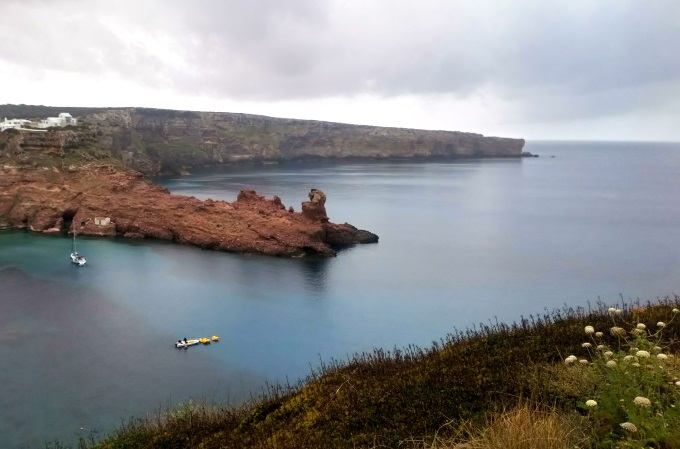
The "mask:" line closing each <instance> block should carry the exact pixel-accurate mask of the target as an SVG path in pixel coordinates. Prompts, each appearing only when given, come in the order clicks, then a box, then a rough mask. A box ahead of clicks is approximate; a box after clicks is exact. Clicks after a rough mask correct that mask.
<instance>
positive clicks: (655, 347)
mask: <svg viewBox="0 0 680 449" xmlns="http://www.w3.org/2000/svg"><path fill="white" fill-rule="evenodd" d="M652 351H653V352H661V346H654V347H653V348H652Z"/></svg>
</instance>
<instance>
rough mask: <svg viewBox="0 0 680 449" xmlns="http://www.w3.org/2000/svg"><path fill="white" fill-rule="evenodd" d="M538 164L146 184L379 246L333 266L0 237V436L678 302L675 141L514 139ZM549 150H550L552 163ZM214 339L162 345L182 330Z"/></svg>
mask: <svg viewBox="0 0 680 449" xmlns="http://www.w3.org/2000/svg"><path fill="white" fill-rule="evenodd" d="M525 150H526V151H531V152H532V153H536V154H540V156H541V157H539V158H525V159H482V160H457V161H440V162H405V161H393V162H385V161H376V162H362V163H354V162H352V163H314V164H311V163H310V164H286V165H266V166H252V167H243V166H241V167H231V168H222V169H219V170H216V169H212V170H197V171H195V172H194V173H193V174H192V175H190V176H181V177H180V176H176V177H160V178H157V179H156V180H155V181H156V182H158V183H160V184H162V185H164V186H166V187H168V188H169V189H170V190H171V191H172V192H173V193H177V194H182V195H193V196H196V197H198V198H213V199H223V200H227V201H233V200H235V199H236V196H237V194H238V191H239V190H240V189H243V188H252V189H255V190H256V191H258V192H259V193H261V194H264V195H266V196H268V197H271V196H273V195H278V196H280V197H281V199H282V200H283V203H284V204H285V205H286V207H288V206H290V205H292V206H293V207H294V208H295V209H296V210H298V211H299V210H300V202H301V201H304V200H306V194H307V192H309V189H311V188H318V189H321V190H323V191H324V192H325V193H326V195H327V198H328V200H327V203H326V207H327V210H328V215H329V216H330V218H331V220H332V221H334V222H345V221H347V222H349V223H352V224H353V225H355V226H357V227H359V228H363V229H368V230H370V231H372V232H375V233H377V234H378V235H379V236H380V242H379V243H378V244H373V245H358V246H354V247H350V248H347V249H343V250H341V251H340V252H339V254H338V256H337V257H335V258H330V259H279V258H270V257H260V256H242V255H237V254H227V253H218V252H212V251H203V250H200V249H197V248H192V247H185V246H179V245H173V244H169V243H165V242H158V241H139V242H132V241H127V240H122V239H93V238H79V242H78V249H79V251H80V252H81V253H82V254H84V255H85V256H87V258H88V266H87V267H84V268H77V267H75V266H72V264H71V263H70V261H69V258H68V254H69V252H70V244H71V243H70V240H69V238H68V237H67V236H65V235H62V236H45V235H38V234H32V233H26V232H0V382H2V385H3V386H4V390H3V394H2V395H0V437H1V440H2V441H3V442H5V444H3V445H2V447H8V448H19V447H22V448H23V447H42V444H43V442H44V441H46V440H49V439H54V438H59V439H61V440H62V441H66V442H68V443H72V442H73V441H75V438H77V436H78V435H84V436H88V435H91V434H93V435H100V434H101V433H102V432H106V431H108V430H110V429H111V428H113V427H114V426H115V425H116V424H118V423H120V420H121V419H123V420H125V419H127V418H128V417H130V416H132V415H137V414H140V413H145V412H150V413H153V412H154V411H155V410H158V409H159V408H162V407H164V406H166V405H172V404H175V403H177V402H182V401H187V400H189V399H190V398H192V399H194V400H201V399H205V400H209V401H212V400H215V401H218V402H222V403H238V402H240V401H243V400H245V399H247V398H248V397H249V396H250V395H251V394H253V393H255V394H257V392H259V391H261V389H262V388H263V386H264V385H265V382H266V381H269V382H276V381H279V382H284V383H285V382H286V381H287V379H288V380H289V381H290V382H294V381H296V380H297V379H299V378H301V377H304V376H305V375H307V374H308V373H309V372H310V369H311V367H315V366H318V364H319V363H320V361H321V360H326V361H327V360H329V359H331V358H338V359H343V358H346V357H347V356H348V355H349V354H352V353H354V352H358V351H366V350H371V349H372V348H374V347H384V348H387V349H390V348H393V347H395V346H397V347H401V346H405V345H409V344H417V345H422V346H427V345H429V344H430V343H431V342H432V341H433V340H438V339H439V338H441V337H443V336H444V335H445V334H446V333H448V332H451V331H453V330H454V328H459V329H464V328H465V327H468V326H472V325H474V324H475V323H479V322H487V321H488V320H490V319H491V320H495V319H496V318H497V319H499V320H501V321H512V320H517V319H519V318H520V316H522V315H525V316H526V315H528V314H530V313H536V312H542V311H543V310H544V309H545V308H548V309H552V308H558V307H561V306H563V305H564V304H567V305H569V306H574V307H576V306H587V304H588V302H594V301H596V300H597V299H598V298H601V299H602V300H604V301H606V302H609V303H614V302H617V301H619V302H620V301H621V299H620V298H623V299H624V300H626V301H629V300H633V299H636V298H641V299H643V300H646V299H653V298H655V297H660V296H665V295H669V294H672V293H675V292H678V291H679V289H678V287H679V284H680V280H679V279H680V278H679V277H678V276H677V273H678V272H680V251H678V244H679V243H680V204H679V203H678V201H677V199H676V198H677V195H678V192H680V176H678V173H680V144H672V143H670V144H665V143H635V142H627V143H607V142H529V143H528V144H527V146H526V148H525ZM551 156H554V157H551ZM213 334H216V335H219V336H220V337H221V341H220V342H219V343H217V344H211V345H209V346H201V347H192V348H190V349H188V350H184V351H179V350H175V349H174V348H173V347H172V344H173V342H174V341H176V340H177V339H179V338H183V337H187V338H196V337H200V336H207V337H209V336H211V335H213Z"/></svg>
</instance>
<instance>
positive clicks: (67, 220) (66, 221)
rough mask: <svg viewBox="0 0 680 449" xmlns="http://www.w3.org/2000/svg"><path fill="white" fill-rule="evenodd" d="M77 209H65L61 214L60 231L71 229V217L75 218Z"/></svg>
mask: <svg viewBox="0 0 680 449" xmlns="http://www.w3.org/2000/svg"><path fill="white" fill-rule="evenodd" d="M77 212H78V209H66V210H65V211H64V213H63V214H61V219H62V222H61V229H62V230H68V229H71V223H73V217H75V216H76V213H77Z"/></svg>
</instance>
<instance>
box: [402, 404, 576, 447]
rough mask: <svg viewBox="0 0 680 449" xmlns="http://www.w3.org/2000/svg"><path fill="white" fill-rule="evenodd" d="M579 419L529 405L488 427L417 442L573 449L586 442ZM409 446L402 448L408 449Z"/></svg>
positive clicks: (505, 414)
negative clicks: (444, 437)
mask: <svg viewBox="0 0 680 449" xmlns="http://www.w3.org/2000/svg"><path fill="white" fill-rule="evenodd" d="M581 421H582V419H580V417H578V416H568V415H566V414H564V413H562V412H559V411H558V410H556V409H548V408H544V407H541V406H534V405H530V404H527V403H524V404H521V405H519V406H517V407H516V408H514V409H512V410H508V411H505V412H503V413H501V414H500V415H495V416H491V417H490V418H489V419H488V422H487V424H486V426H485V427H483V428H481V429H479V428H475V427H474V426H472V425H466V426H463V428H462V429H460V430H459V432H458V435H456V436H454V437H453V438H447V439H441V438H438V437H435V438H434V441H432V442H428V443H426V442H423V441H420V442H416V441H413V443H417V444H416V445H415V446H412V447H415V448H422V449H573V448H575V447H576V448H578V447H582V446H581V445H582V444H583V443H584V442H585V441H586V435H585V429H584V428H583V427H582V425H581ZM406 446H408V445H405V446H402V447H406Z"/></svg>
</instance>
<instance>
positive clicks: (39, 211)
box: [0, 149, 378, 256]
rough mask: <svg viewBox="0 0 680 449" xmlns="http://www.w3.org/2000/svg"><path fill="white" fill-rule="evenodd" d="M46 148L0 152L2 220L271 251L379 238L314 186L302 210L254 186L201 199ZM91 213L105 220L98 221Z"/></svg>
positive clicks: (326, 251)
mask: <svg viewBox="0 0 680 449" xmlns="http://www.w3.org/2000/svg"><path fill="white" fill-rule="evenodd" d="M50 152H51V153H52V154H53V155H52V156H49V157H48V158H47V159H41V160H40V161H41V162H40V163H39V164H37V162H36V161H38V160H39V158H30V157H28V158H27V157H26V155H25V154H19V156H16V157H14V156H13V157H7V156H4V157H2V158H0V228H1V227H11V228H16V229H30V230H32V231H36V232H53V231H55V230H59V229H61V228H62V227H67V228H69V229H71V230H72V229H74V228H75V229H76V230H77V232H78V233H79V234H84V235H100V236H115V235H119V236H123V237H128V238H157V239H162V240H170V241H174V242H178V243H184V244H190V245H196V246H199V247H201V248H207V249H215V250H221V251H232V252H239V253H253V254H255V253H256V254H266V255H275V256H302V255H322V256H332V255H334V254H335V251H334V250H333V249H332V248H331V245H336V244H345V243H358V242H375V241H377V240H378V237H377V236H375V235H374V234H371V233H369V232H367V231H359V230H357V229H356V228H354V227H352V226H350V225H347V224H344V225H337V224H332V223H330V222H329V221H328V217H327V216H326V210H325V207H324V203H325V200H326V196H325V195H324V194H323V192H321V191H320V190H312V192H310V200H311V201H310V202H306V203H304V204H303V212H302V213H297V212H291V211H290V210H287V209H286V207H285V206H284V204H283V203H282V202H281V199H280V198H278V197H274V198H273V199H266V198H265V197H263V196H261V195H258V194H257V193H256V192H254V191H252V190H243V191H241V192H240V193H239V195H238V198H237V200H236V201H235V202H233V203H229V202H226V201H214V200H206V201H201V200H198V199H196V198H194V197H186V196H180V195H172V194H171V193H170V192H169V191H168V190H167V189H164V188H162V187H159V186H157V185H154V184H152V183H150V182H149V181H147V180H146V179H145V178H144V176H143V175H142V174H140V173H139V172H136V171H133V170H129V169H126V168H124V167H123V166H122V165H121V164H120V163H119V162H118V161H115V160H112V159H110V160H107V161H108V162H110V163H102V162H101V161H92V162H87V163H81V164H77V163H73V164H71V163H70V162H69V160H68V159H61V158H59V157H57V156H54V154H59V152H58V151H53V149H50V150H49V151H47V150H46V151H45V152H44V154H48V153H50ZM19 153H21V152H19ZM46 161H47V162H46ZM60 162H61V165H60ZM74 162H77V161H74ZM36 164H37V165H36ZM96 218H109V219H110V223H109V224H101V223H102V221H101V220H97V221H98V222H99V223H100V224H98V223H97V222H96V221H95V219H96Z"/></svg>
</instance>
